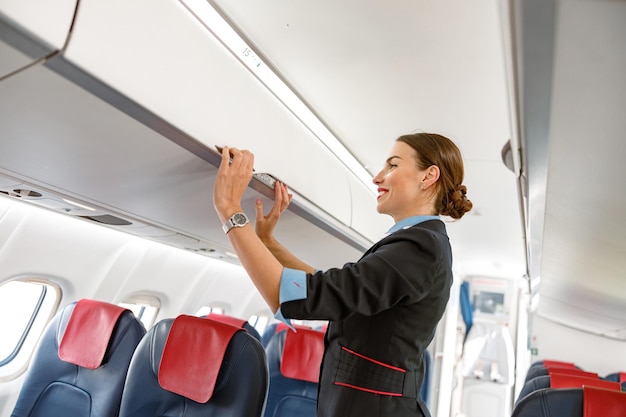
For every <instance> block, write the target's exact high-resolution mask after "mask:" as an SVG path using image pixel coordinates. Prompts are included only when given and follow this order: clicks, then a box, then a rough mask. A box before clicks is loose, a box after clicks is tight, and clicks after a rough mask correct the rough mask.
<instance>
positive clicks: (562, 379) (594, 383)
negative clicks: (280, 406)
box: [550, 374, 622, 391]
mask: <svg viewBox="0 0 626 417" xmlns="http://www.w3.org/2000/svg"><path fill="white" fill-rule="evenodd" d="M583 386H589V387H598V388H606V389H610V390H615V391H620V390H621V389H622V387H621V385H620V384H619V382H611V381H605V380H603V379H599V378H587V377H584V376H578V375H567V374H552V375H550V388H582V387H583Z"/></svg>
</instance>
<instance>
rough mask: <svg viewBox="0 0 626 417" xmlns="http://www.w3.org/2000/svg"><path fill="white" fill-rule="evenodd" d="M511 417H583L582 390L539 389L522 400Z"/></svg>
mask: <svg viewBox="0 0 626 417" xmlns="http://www.w3.org/2000/svg"><path fill="white" fill-rule="evenodd" d="M511 417H583V390H582V388H571V389H550V388H544V389H539V390H537V391H534V392H532V393H530V394H528V395H526V396H525V397H524V398H522V399H521V400H520V401H519V402H518V403H517V405H516V406H515V408H514V409H513V414H511Z"/></svg>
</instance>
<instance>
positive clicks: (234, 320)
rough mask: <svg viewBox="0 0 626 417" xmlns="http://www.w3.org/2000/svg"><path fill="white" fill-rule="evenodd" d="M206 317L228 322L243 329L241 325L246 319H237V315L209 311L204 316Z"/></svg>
mask: <svg viewBox="0 0 626 417" xmlns="http://www.w3.org/2000/svg"><path fill="white" fill-rule="evenodd" d="M206 318H207V319H210V320H215V321H219V322H220V323H226V324H230V325H231V326H235V327H238V328H240V329H243V325H244V324H246V322H247V320H243V319H239V318H237V317H232V316H227V315H225V314H215V313H209V314H208V315H207V316H206Z"/></svg>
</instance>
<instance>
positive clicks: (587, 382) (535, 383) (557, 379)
mask: <svg viewBox="0 0 626 417" xmlns="http://www.w3.org/2000/svg"><path fill="white" fill-rule="evenodd" d="M583 386H591V387H598V388H604V389H610V390H614V391H621V385H620V384H619V383H618V382H612V381H606V380H603V379H600V378H588V377H584V376H579V375H568V374H559V373H553V374H551V375H544V376H538V377H536V378H533V379H531V380H530V381H528V382H526V383H525V384H524V387H523V388H522V390H521V391H520V394H519V397H518V398H517V401H516V402H515V404H516V405H517V404H518V403H519V402H520V401H521V400H522V399H523V398H524V397H526V396H527V395H528V394H530V393H532V392H534V391H537V390H540V389H544V388H553V389H561V388H582V387H583Z"/></svg>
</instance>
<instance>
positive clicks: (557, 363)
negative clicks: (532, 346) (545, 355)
mask: <svg viewBox="0 0 626 417" xmlns="http://www.w3.org/2000/svg"><path fill="white" fill-rule="evenodd" d="M543 367H544V368H574V369H576V365H574V364H573V363H571V362H561V361H551V360H544V361H543Z"/></svg>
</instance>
